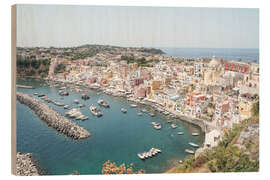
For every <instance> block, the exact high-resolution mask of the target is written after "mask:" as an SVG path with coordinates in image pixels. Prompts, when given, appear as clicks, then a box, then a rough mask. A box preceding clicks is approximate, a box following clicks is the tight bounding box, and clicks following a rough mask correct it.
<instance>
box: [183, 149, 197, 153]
mask: <svg viewBox="0 0 270 180" xmlns="http://www.w3.org/2000/svg"><path fill="white" fill-rule="evenodd" d="M185 151H186V152H187V153H189V154H194V153H195V152H194V151H192V150H190V149H185Z"/></svg>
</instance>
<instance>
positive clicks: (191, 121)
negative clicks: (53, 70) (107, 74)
mask: <svg viewBox="0 0 270 180" xmlns="http://www.w3.org/2000/svg"><path fill="white" fill-rule="evenodd" d="M35 79H42V78H35ZM42 80H44V81H45V82H47V83H48V82H53V83H56V84H58V86H59V87H61V86H66V85H67V84H69V85H71V86H80V87H83V88H86V89H89V90H93V91H95V92H102V93H104V94H106V95H109V96H111V97H119V98H123V99H124V100H126V101H129V102H133V103H136V104H140V105H145V106H148V107H152V108H153V109H154V110H155V111H158V112H160V111H159V110H158V109H157V107H156V104H157V103H153V102H150V101H146V100H144V101H138V100H136V99H134V100H132V99H129V98H128V97H127V96H115V95H113V94H111V93H108V91H107V90H108V89H109V88H106V87H104V88H91V87H89V86H86V85H85V84H81V83H74V82H64V81H61V80H48V79H42ZM60 83H61V84H60ZM68 88H70V87H68ZM159 108H161V107H159ZM161 109H162V110H164V111H165V112H169V114H168V115H166V116H172V115H174V117H172V118H174V119H175V120H176V121H179V120H180V121H183V122H186V123H189V124H191V125H195V126H198V127H199V128H200V130H201V131H202V132H203V133H204V134H206V133H208V132H209V131H210V129H211V128H210V127H209V126H208V125H207V124H206V123H205V122H204V120H203V119H199V118H193V117H188V116H185V115H180V114H179V113H177V112H173V111H170V110H168V109H166V108H161ZM160 113H161V114H163V113H162V112H160ZM176 116H178V118H175V117H176ZM205 140H206V136H205V137H204V142H203V145H204V143H205V142H206V141H205ZM200 148H203V146H202V147H200ZM200 148H198V149H196V151H195V154H196V153H197V151H198V150H199V149H200ZM195 154H194V156H195ZM188 156H189V155H187V156H186V157H188ZM174 168H175V167H172V168H170V169H168V170H166V171H165V172H161V173H170V171H172V170H173V169H174Z"/></svg>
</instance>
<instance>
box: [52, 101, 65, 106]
mask: <svg viewBox="0 0 270 180" xmlns="http://www.w3.org/2000/svg"><path fill="white" fill-rule="evenodd" d="M53 103H54V104H55V105H57V106H64V105H65V104H64V103H61V102H56V101H54V102H53Z"/></svg>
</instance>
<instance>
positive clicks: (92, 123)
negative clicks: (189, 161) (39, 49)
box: [16, 79, 204, 174]
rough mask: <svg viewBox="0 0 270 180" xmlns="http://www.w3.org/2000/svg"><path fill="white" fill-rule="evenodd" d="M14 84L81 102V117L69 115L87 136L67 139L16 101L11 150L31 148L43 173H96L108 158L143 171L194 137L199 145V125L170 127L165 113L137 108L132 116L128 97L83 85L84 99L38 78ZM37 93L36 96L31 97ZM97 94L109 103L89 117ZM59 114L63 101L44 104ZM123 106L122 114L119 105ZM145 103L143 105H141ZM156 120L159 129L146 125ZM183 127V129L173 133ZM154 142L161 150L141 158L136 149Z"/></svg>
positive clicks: (173, 156)
mask: <svg viewBox="0 0 270 180" xmlns="http://www.w3.org/2000/svg"><path fill="white" fill-rule="evenodd" d="M18 83H19V84H24V85H33V86H34V87H35V89H17V91H20V92H24V93H27V94H33V93H34V92H38V93H44V94H46V95H47V96H48V97H50V98H51V99H56V100H58V101H59V102H63V103H65V104H68V105H72V106H73V107H76V106H77V105H76V104H74V103H73V101H74V99H78V100H79V101H80V103H84V104H86V107H84V108H81V112H82V113H83V114H85V115H87V116H88V117H89V119H88V120H86V121H76V120H74V119H72V120H73V121H75V122H76V123H78V124H79V125H80V126H83V127H84V128H86V129H87V130H89V131H90V132H91V134H92V135H91V136H90V137H89V138H87V139H84V140H79V141H76V140H72V139H70V138H68V137H66V136H64V135H62V134H59V133H57V131H55V130H54V129H52V128H49V127H48V126H47V125H46V124H45V123H43V122H42V121H41V120H40V119H39V118H38V117H37V116H36V115H35V114H34V113H33V112H32V111H31V110H30V109H29V108H28V107H26V106H24V105H22V104H20V103H19V102H17V104H16V105H17V106H16V109H17V151H18V152H29V153H33V155H34V157H35V158H36V160H37V161H38V164H39V166H40V167H41V168H42V169H43V170H44V172H45V173H46V174H70V173H72V172H75V171H78V172H79V173H80V174H100V173H101V169H102V164H103V163H104V162H105V161H107V160H110V161H112V162H116V164H117V165H120V164H122V163H125V164H126V165H128V164H130V163H133V164H134V169H135V170H138V169H145V170H146V173H161V172H164V171H166V170H168V169H170V168H171V167H173V166H174V165H175V164H176V162H177V161H178V160H180V159H183V158H185V157H186V156H187V155H188V154H187V153H186V152H185V149H186V148H189V149H193V148H192V147H190V145H188V143H189V142H194V143H197V144H200V145H202V143H203V141H204V134H203V133H202V132H201V130H200V128H199V127H197V126H194V125H192V124H189V123H186V122H183V121H180V120H174V121H175V123H176V124H177V125H178V127H177V128H176V129H172V128H171V127H170V124H169V123H167V122H166V121H167V120H168V117H166V116H164V115H162V114H158V113H156V116H155V117H151V116H149V114H148V113H143V115H142V116H138V115H137V113H138V112H139V109H140V108H142V107H143V106H139V107H138V108H131V107H130V103H129V102H128V101H126V100H125V99H124V98H116V97H112V96H109V95H106V94H102V93H101V94H99V95H98V94H97V92H96V91H92V90H88V94H89V95H90V99H89V100H86V101H84V100H82V99H81V94H80V93H77V92H72V91H71V90H68V91H69V93H70V95H69V96H64V99H62V100H61V99H60V97H61V96H59V95H58V93H57V92H58V90H59V89H58V88H51V87H50V86H47V85H45V86H41V85H42V84H44V83H43V82H42V81H40V80H34V79H19V80H18ZM36 98H37V97H36ZM99 98H103V99H104V100H106V101H107V102H109V104H110V108H107V109H106V108H100V109H101V110H102V112H103V116H102V117H99V118H98V117H95V116H93V115H92V114H91V113H90V111H89V108H88V107H89V106H90V105H91V104H95V105H96V106H98V104H97V100H98V99H99ZM49 105H50V106H52V107H53V108H54V109H56V110H57V111H59V112H60V113H61V114H63V115H64V113H65V111H66V110H64V108H63V107H59V106H56V105H53V104H49ZM122 107H124V108H126V109H127V110H128V112H127V113H126V114H124V113H122V112H121V111H120V109H121V108H122ZM144 108H146V109H150V107H148V106H144ZM152 121H156V122H159V123H161V124H162V127H163V128H162V129H161V130H160V131H158V130H155V129H154V128H153V127H152V124H151V122H152ZM178 131H183V132H184V135H177V132H178ZM192 132H200V133H201V135H200V136H197V137H195V136H191V133H192ZM152 147H155V148H158V149H161V150H162V153H160V154H158V155H156V156H155V157H153V158H150V159H147V160H144V161H143V160H140V159H139V158H138V156H137V153H138V152H143V151H148V150H149V149H150V148H152Z"/></svg>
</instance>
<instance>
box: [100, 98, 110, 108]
mask: <svg viewBox="0 0 270 180" xmlns="http://www.w3.org/2000/svg"><path fill="white" fill-rule="evenodd" d="M98 104H99V105H100V106H103V107H110V105H109V104H108V103H107V102H106V101H104V100H103V99H100V100H98Z"/></svg>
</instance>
